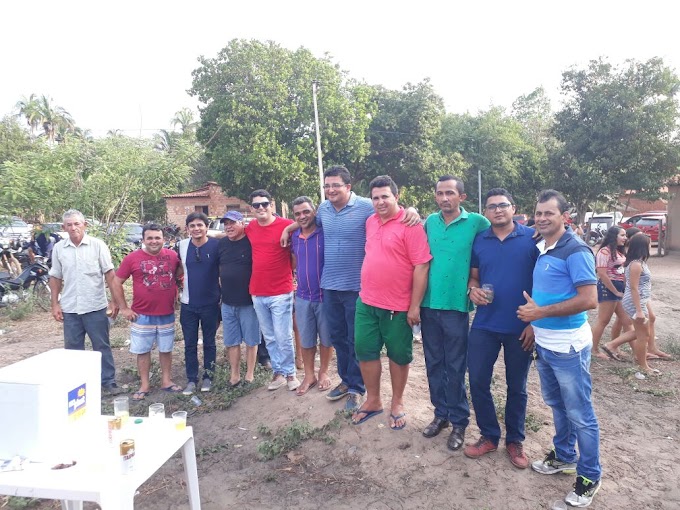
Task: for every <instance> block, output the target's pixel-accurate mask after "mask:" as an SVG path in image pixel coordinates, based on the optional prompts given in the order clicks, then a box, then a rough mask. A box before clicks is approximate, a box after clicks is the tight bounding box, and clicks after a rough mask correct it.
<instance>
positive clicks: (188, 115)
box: [170, 108, 197, 135]
mask: <svg viewBox="0 0 680 510" xmlns="http://www.w3.org/2000/svg"><path fill="white" fill-rule="evenodd" d="M170 123H171V124H172V127H173V129H174V128H176V127H177V126H179V129H180V133H182V134H183V135H184V134H190V133H194V132H195V131H196V125H197V123H196V119H195V118H194V112H192V111H191V109H189V108H182V109H181V110H179V111H177V112H175V116H174V117H173V118H172V119H170Z"/></svg>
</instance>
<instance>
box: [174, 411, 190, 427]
mask: <svg viewBox="0 0 680 510" xmlns="http://www.w3.org/2000/svg"><path fill="white" fill-rule="evenodd" d="M172 422H173V423H174V424H175V429H176V430H184V429H185V428H187V412H186V411H175V412H174V413H172Z"/></svg>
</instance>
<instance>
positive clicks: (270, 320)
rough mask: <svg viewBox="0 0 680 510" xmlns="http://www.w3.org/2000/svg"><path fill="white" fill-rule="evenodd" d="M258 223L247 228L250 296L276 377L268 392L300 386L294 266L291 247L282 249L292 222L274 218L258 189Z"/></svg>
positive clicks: (253, 197)
mask: <svg viewBox="0 0 680 510" xmlns="http://www.w3.org/2000/svg"><path fill="white" fill-rule="evenodd" d="M250 206H251V208H252V213H253V216H255V220H256V221H251V222H250V223H249V224H248V226H247V227H246V230H245V232H246V236H248V240H249V241H250V244H251V247H252V253H253V274H252V276H251V278H250V294H251V295H252V296H253V306H254V307H255V313H256V314H257V319H258V322H259V323H260V329H261V330H262V335H263V336H264V339H265V342H266V343H267V349H268V350H269V356H270V358H271V364H272V370H273V372H274V375H273V377H272V381H271V383H270V384H269V387H268V389H269V390H272V391H273V390H277V389H279V388H280V387H281V386H287V387H288V389H289V390H291V391H294V390H296V389H298V387H299V386H300V381H298V379H297V377H296V373H295V345H294V343H293V266H292V263H291V253H290V250H289V249H288V248H284V247H282V246H281V243H280V239H281V233H282V232H283V231H284V229H285V228H286V227H287V226H288V225H290V224H292V223H293V222H292V221H291V220H289V219H286V218H281V217H280V216H274V207H273V204H272V196H271V195H270V194H269V192H268V191H266V190H263V189H258V190H255V191H253V192H252V193H251V194H250Z"/></svg>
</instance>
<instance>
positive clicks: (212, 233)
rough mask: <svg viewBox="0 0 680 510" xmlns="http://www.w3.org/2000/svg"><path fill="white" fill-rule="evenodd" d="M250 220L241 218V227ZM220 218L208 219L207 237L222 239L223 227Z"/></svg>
mask: <svg viewBox="0 0 680 510" xmlns="http://www.w3.org/2000/svg"><path fill="white" fill-rule="evenodd" d="M251 219H252V218H248V217H245V218H243V226H244V227H245V226H247V225H248V223H250V220H251ZM221 221H222V217H219V218H210V222H209V223H208V237H224V225H223V224H222V223H221Z"/></svg>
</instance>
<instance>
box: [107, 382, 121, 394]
mask: <svg viewBox="0 0 680 510" xmlns="http://www.w3.org/2000/svg"><path fill="white" fill-rule="evenodd" d="M102 393H103V394H104V395H120V394H121V393H123V390H122V388H119V387H118V385H117V384H116V383H115V382H114V383H111V384H107V385H106V386H104V385H102Z"/></svg>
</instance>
